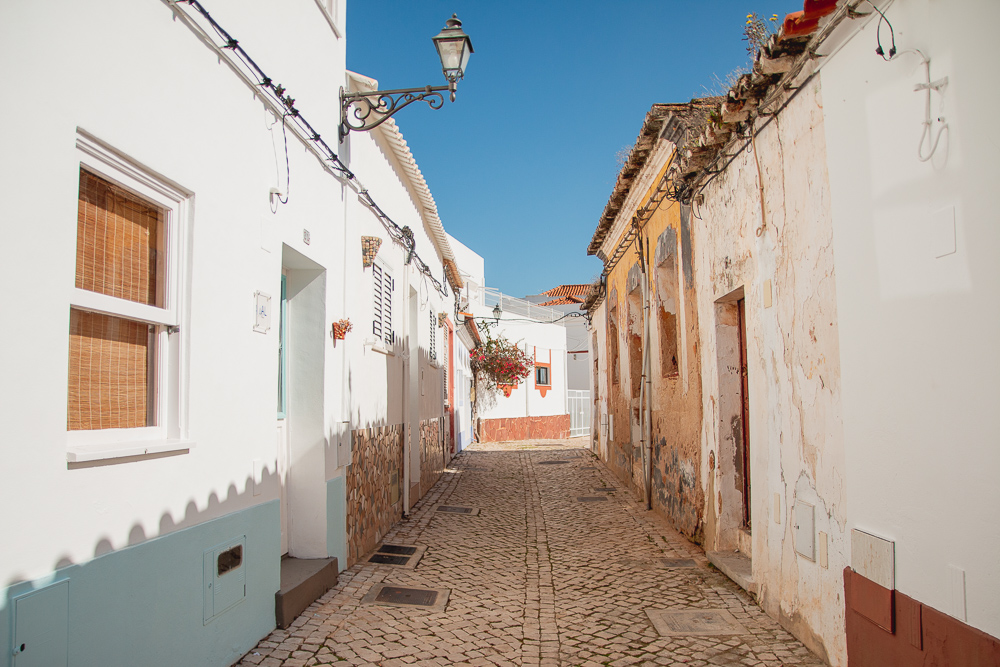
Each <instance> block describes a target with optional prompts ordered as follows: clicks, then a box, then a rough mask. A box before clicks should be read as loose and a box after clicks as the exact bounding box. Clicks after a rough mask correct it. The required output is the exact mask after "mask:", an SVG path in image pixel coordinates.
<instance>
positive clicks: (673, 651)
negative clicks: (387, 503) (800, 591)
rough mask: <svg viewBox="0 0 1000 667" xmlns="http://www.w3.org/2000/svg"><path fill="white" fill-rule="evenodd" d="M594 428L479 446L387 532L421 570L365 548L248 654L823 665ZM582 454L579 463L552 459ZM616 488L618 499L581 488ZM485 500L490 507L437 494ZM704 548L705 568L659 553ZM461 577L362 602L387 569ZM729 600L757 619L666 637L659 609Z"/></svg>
mask: <svg viewBox="0 0 1000 667" xmlns="http://www.w3.org/2000/svg"><path fill="white" fill-rule="evenodd" d="M579 442H581V441H579V440H578V441H576V442H574V441H555V442H553V441H546V442H540V441H534V442H517V443H488V444H480V445H474V446H473V447H472V448H470V449H468V450H466V451H465V452H464V453H462V454H461V455H460V456H459V457H457V458H455V459H454V460H453V461H452V462H451V464H450V465H449V467H448V468H447V470H446V471H445V474H444V476H443V477H442V478H441V481H440V482H438V484H437V485H436V486H435V487H434V488H433V489H432V490H431V491H430V493H428V494H427V496H426V497H424V498H423V499H422V501H421V502H420V503H419V504H418V505H417V506H416V507H414V509H413V512H412V513H411V515H410V517H409V518H408V519H406V520H404V521H402V522H400V523H399V524H398V525H397V526H396V527H395V528H393V529H392V530H391V531H390V532H389V534H388V535H387V536H386V537H385V540H386V541H387V542H391V543H393V544H403V545H415V546H416V545H423V546H426V547H427V551H426V553H425V554H424V557H423V559H422V560H421V561H420V563H419V565H418V566H417V567H416V569H413V570H408V569H405V568H400V567H393V566H390V565H374V564H369V563H364V562H361V563H358V564H356V565H354V566H353V567H351V568H350V569H348V570H347V571H345V572H343V573H341V575H340V582H339V583H338V585H337V586H336V588H334V589H333V590H331V591H329V592H328V593H327V594H326V595H324V596H323V597H322V598H320V599H319V600H317V601H316V603H314V604H313V605H312V606H310V607H309V608H308V609H307V610H306V611H305V612H304V613H303V614H302V616H300V617H299V618H298V619H296V620H295V622H294V623H293V624H292V626H291V627H290V628H288V629H287V630H276V631H274V632H273V633H271V635H270V636H269V637H267V639H265V640H264V641H262V642H261V643H260V644H259V645H258V646H257V647H256V648H255V649H254V650H253V651H251V652H250V653H248V654H247V655H246V656H244V658H243V659H242V661H241V662H240V663H239V664H240V665H264V666H268V667H272V666H273V667H277V666H282V667H292V666H302V665H348V664H350V665H385V666H387V667H388V666H391V665H456V664H467V665H538V666H539V667H541V666H543V665H566V666H569V665H585V666H586V667H599V666H601V665H611V666H613V667H620V666H622V665H688V666H698V665H741V666H742V665H748V666H749V665H767V666H771V665H822V664H823V662H822V661H821V660H819V659H818V658H816V657H815V656H814V655H813V654H811V653H810V652H809V651H808V650H807V649H806V648H805V647H804V646H803V645H802V644H801V643H799V642H798V641H796V640H795V639H794V638H793V637H792V636H791V635H790V634H788V633H787V632H785V631H784V630H783V629H781V627H780V626H779V625H778V624H777V623H776V622H775V621H774V620H773V619H771V618H770V617H768V616H767V615H765V614H764V612H763V611H761V609H760V608H759V607H758V606H757V605H756V604H755V603H754V602H753V601H752V600H751V599H750V598H749V597H748V596H747V595H746V594H745V593H744V592H743V591H742V590H741V589H739V588H738V587H737V586H736V585H735V584H734V583H732V582H731V581H729V579H727V578H726V577H725V576H724V575H723V574H721V573H720V572H718V571H716V570H714V569H712V568H711V567H710V566H709V565H708V563H707V561H706V560H705V557H704V554H703V553H702V551H701V550H700V549H699V548H698V547H697V546H696V545H694V544H692V543H690V542H688V541H687V540H686V539H685V538H683V537H682V536H681V535H680V534H679V533H677V532H676V531H674V530H673V529H672V528H670V527H669V526H668V525H667V524H666V523H665V522H663V521H661V520H660V519H659V518H658V517H656V516H655V515H652V514H651V513H649V512H646V511H645V510H644V509H643V508H642V507H641V505H640V504H639V503H638V502H636V500H635V499H634V498H633V497H632V496H631V495H630V493H629V492H628V491H627V490H625V489H624V487H622V486H621V485H620V484H619V483H618V482H617V481H616V480H615V479H614V477H613V476H612V475H611V474H610V473H609V472H608V471H607V470H606V469H605V468H604V467H603V466H602V465H601V464H600V463H599V462H597V461H596V460H595V459H594V458H593V457H592V456H591V454H590V453H589V451H588V450H587V449H585V448H584V446H585V445H584V446H581V445H580V444H576V443H579ZM553 459H567V460H569V461H570V463H568V464H566V465H541V466H540V465H538V463H539V462H541V461H547V460H553ZM600 487H610V488H614V489H615V491H612V492H609V493H608V497H609V500H610V502H601V503H582V502H578V501H577V500H576V498H577V497H578V496H591V495H594V491H593V489H594V488H600ZM438 504H447V505H462V506H470V507H477V508H480V509H481V512H480V513H479V515H478V516H469V515H462V514H450V513H444V512H436V511H434V509H435V507H436V505H438ZM664 558H690V559H694V561H695V562H696V567H694V568H668V567H666V566H665V565H664V564H663V563H662V561H661V560H660V559H664ZM380 583H384V584H386V585H391V586H400V587H411V588H437V589H441V588H446V589H450V591H451V594H450V599H449V600H448V605H447V608H446V609H445V611H444V612H433V611H428V610H426V609H420V608H419V607H414V608H408V607H387V606H377V605H362V604H361V600H362V598H363V597H364V596H365V594H366V593H368V591H369V590H370V589H371V588H372V587H373V586H374V585H376V584H380ZM700 609H721V610H725V611H728V612H729V613H730V614H731V615H732V617H733V618H734V619H735V620H736V621H737V622H738V624H739V625H740V626H742V627H743V628H745V629H746V632H747V634H742V635H720V636H672V637H660V636H659V635H658V634H657V632H656V629H655V628H654V627H653V625H652V623H651V622H650V617H649V615H647V613H646V610H700Z"/></svg>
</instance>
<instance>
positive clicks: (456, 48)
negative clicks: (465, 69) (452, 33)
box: [436, 38, 468, 71]
mask: <svg viewBox="0 0 1000 667" xmlns="http://www.w3.org/2000/svg"><path fill="white" fill-rule="evenodd" d="M436 45H437V50H438V55H439V56H440V57H441V68H442V69H444V70H445V71H448V70H456V69H458V68H460V67H461V66H462V65H463V64H464V63H463V62H462V55H463V54H462V50H463V48H462V47H464V46H465V39H464V38H462V39H448V40H445V39H442V40H438V41H437V42H436ZM465 60H468V57H466V58H465Z"/></svg>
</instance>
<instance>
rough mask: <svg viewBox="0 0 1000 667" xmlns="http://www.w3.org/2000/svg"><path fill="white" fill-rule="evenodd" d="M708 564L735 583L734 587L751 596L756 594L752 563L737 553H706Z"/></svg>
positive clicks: (745, 556) (746, 557)
mask: <svg viewBox="0 0 1000 667" xmlns="http://www.w3.org/2000/svg"><path fill="white" fill-rule="evenodd" d="M705 557H706V558H708V562H709V563H711V564H712V565H714V566H715V567H717V568H719V570H721V571H722V574H724V575H726V576H727V577H729V578H730V579H732V580H733V581H735V582H736V585H737V586H739V587H740V588H742V589H743V590H745V591H746V592H747V593H750V594H751V595H756V594H757V584H755V583H754V580H753V561H751V560H750V558H749V557H748V556H747V555H746V554H743V553H740V552H739V551H707V552H705Z"/></svg>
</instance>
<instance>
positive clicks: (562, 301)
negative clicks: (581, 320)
mask: <svg viewBox="0 0 1000 667" xmlns="http://www.w3.org/2000/svg"><path fill="white" fill-rule="evenodd" d="M585 287H586V288H587V289H590V286H589V285H585ZM577 303H583V299H581V298H580V297H576V296H561V297H559V298H558V299H552V301H546V302H545V303H540V304H538V305H539V306H572V305H573V304H577Z"/></svg>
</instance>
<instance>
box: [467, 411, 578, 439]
mask: <svg viewBox="0 0 1000 667" xmlns="http://www.w3.org/2000/svg"><path fill="white" fill-rule="evenodd" d="M568 437H569V415H552V416H550V417H509V418H503V419H482V420H480V422H479V441H480V442H505V441H510V440H556V439H559V438H568Z"/></svg>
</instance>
